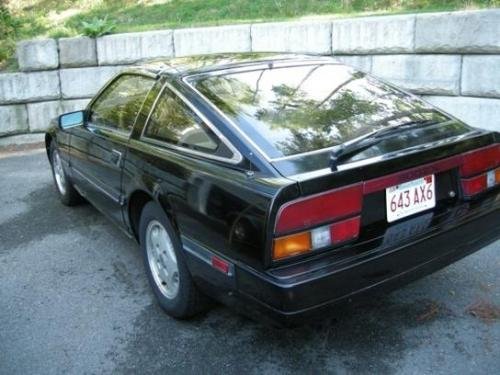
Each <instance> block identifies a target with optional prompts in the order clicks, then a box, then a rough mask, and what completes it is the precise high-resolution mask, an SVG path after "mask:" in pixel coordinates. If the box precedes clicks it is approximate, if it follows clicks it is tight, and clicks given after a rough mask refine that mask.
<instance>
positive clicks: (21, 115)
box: [0, 104, 28, 136]
mask: <svg viewBox="0 0 500 375" xmlns="http://www.w3.org/2000/svg"><path fill="white" fill-rule="evenodd" d="M0 119H1V121H0V136H2V135H8V134H16V133H23V132H25V131H27V130H28V114H27V112H26V106H25V105H24V104H17V105H1V106H0Z"/></svg>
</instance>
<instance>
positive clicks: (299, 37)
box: [251, 21, 332, 54]
mask: <svg viewBox="0 0 500 375" xmlns="http://www.w3.org/2000/svg"><path fill="white" fill-rule="evenodd" d="M331 27H332V26H331V22H324V21H314V22H313V21H310V22H277V23H262V24H253V25H252V30H251V31H252V51H254V52H269V51H270V52H306V53H318V54H330V53H331Z"/></svg>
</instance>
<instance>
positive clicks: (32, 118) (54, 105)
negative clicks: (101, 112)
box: [27, 99, 90, 132]
mask: <svg viewBox="0 0 500 375" xmlns="http://www.w3.org/2000/svg"><path fill="white" fill-rule="evenodd" d="M89 102H90V99H76V100H62V101H60V100H55V101H50V102H40V103H28V104H27V108H28V120H29V131H30V132H43V131H46V130H47V128H48V126H49V125H50V121H51V120H52V119H53V118H55V117H57V116H59V115H62V114H63V113H68V112H74V111H79V110H82V109H85V107H86V106H87V104H88V103H89Z"/></svg>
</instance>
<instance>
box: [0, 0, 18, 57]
mask: <svg viewBox="0 0 500 375" xmlns="http://www.w3.org/2000/svg"><path fill="white" fill-rule="evenodd" d="M18 27H19V20H17V19H16V18H14V17H12V15H11V14H10V12H9V10H8V9H7V8H6V7H5V6H4V5H3V4H0V35H2V38H1V39H0V66H1V65H2V64H1V62H4V64H5V63H7V59H9V58H10V57H11V56H12V55H13V53H14V50H15V39H16V30H17V28H18Z"/></svg>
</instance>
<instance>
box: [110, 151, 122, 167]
mask: <svg viewBox="0 0 500 375" xmlns="http://www.w3.org/2000/svg"><path fill="white" fill-rule="evenodd" d="M111 162H112V163H113V164H115V165H116V166H117V167H120V165H121V163H122V153H121V152H120V151H118V150H114V149H113V150H111Z"/></svg>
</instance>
